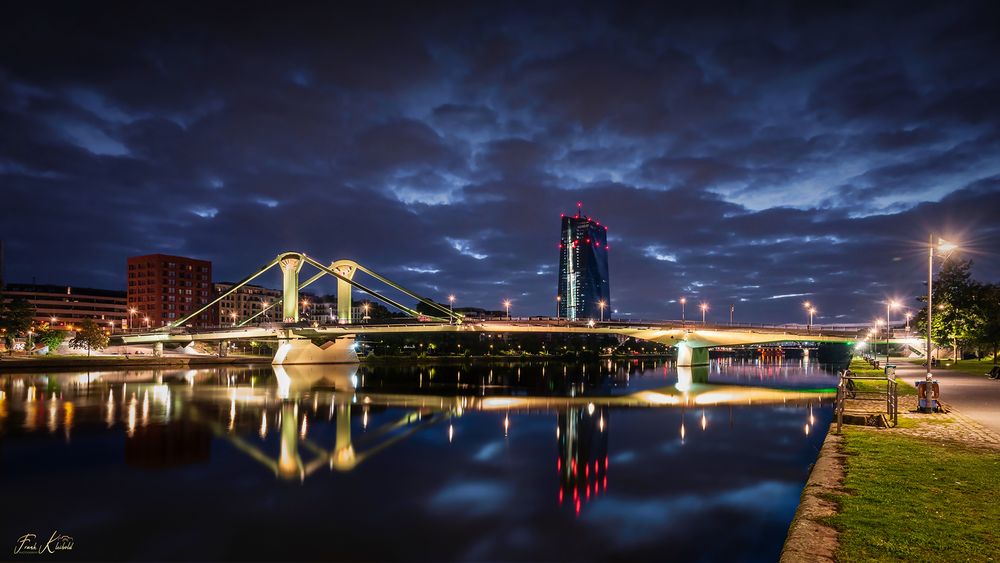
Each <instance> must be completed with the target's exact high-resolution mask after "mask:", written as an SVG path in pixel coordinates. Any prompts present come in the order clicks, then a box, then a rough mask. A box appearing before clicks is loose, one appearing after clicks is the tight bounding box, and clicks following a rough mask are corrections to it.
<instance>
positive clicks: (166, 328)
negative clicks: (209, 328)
mask: <svg viewBox="0 0 1000 563" xmlns="http://www.w3.org/2000/svg"><path fill="white" fill-rule="evenodd" d="M286 254H294V253H283V254H279V255H278V256H276V257H275V258H274V259H273V260H271V261H270V262H268V263H267V265H265V266H262V267H261V268H260V269H258V270H257V271H256V272H254V273H252V274H250V275H249V276H247V277H245V278H243V279H242V280H240V281H239V282H238V283H236V285H234V286H233V287H231V288H229V289H228V290H227V291H225V292H224V293H222V294H221V295H219V296H218V297H216V298H215V299H213V300H211V301H209V302H208V304H207V305H205V306H204V307H202V308H200V309H198V310H197V311H195V312H193V313H191V314H190V315H188V316H186V317H183V318H181V319H178V320H176V321H174V322H172V323H169V324H167V325H166V326H164V327H161V328H158V329H156V330H155V331H154V332H166V331H169V330H170V329H171V328H177V327H183V326H184V323H186V322H188V321H189V320H191V319H193V318H195V317H197V316H198V315H200V314H202V313H204V312H205V311H207V310H209V309H210V308H212V307H214V306H215V305H216V304H218V303H219V302H220V301H222V300H223V299H225V298H226V297H228V296H230V295H232V294H233V293H235V292H236V290H238V289H239V288H241V287H243V286H244V285H246V284H248V283H250V282H252V281H253V280H255V279H257V278H258V277H259V276H260V275H261V274H263V273H264V272H266V271H268V270H270V269H271V268H273V267H274V266H276V265H277V264H278V263H279V262H280V261H281V260H282V258H284V257H285V255H286Z"/></svg>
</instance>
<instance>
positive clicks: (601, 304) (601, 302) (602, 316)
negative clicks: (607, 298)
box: [597, 299, 608, 323]
mask: <svg viewBox="0 0 1000 563" xmlns="http://www.w3.org/2000/svg"><path fill="white" fill-rule="evenodd" d="M607 306H608V304H607V303H605V302H604V300H603V299H601V300H600V301H598V302H597V308H598V309H600V310H601V322H602V323H603V322H604V308H605V307H607Z"/></svg>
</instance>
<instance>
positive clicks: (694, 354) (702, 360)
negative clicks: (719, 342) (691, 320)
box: [677, 342, 708, 367]
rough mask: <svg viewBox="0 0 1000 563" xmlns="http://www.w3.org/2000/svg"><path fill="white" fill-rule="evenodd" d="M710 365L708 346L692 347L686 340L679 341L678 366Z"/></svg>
mask: <svg viewBox="0 0 1000 563" xmlns="http://www.w3.org/2000/svg"><path fill="white" fill-rule="evenodd" d="M707 365H708V348H707V347H700V348H692V347H691V346H688V344H687V343H685V342H678V343H677V366H678V367H691V366H707Z"/></svg>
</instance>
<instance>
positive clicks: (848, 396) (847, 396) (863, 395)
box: [835, 370, 899, 434]
mask: <svg viewBox="0 0 1000 563" xmlns="http://www.w3.org/2000/svg"><path fill="white" fill-rule="evenodd" d="M839 375H840V381H838V383H837V399H836V407H835V410H836V414H837V433H838V434H839V433H840V430H841V428H842V427H843V425H844V412H845V411H846V410H847V401H848V400H851V401H866V402H879V403H882V404H884V405H885V417H886V420H887V422H890V423H891V424H892V426H893V427H895V426H896V425H898V424H899V389H898V386H899V385H898V383H897V382H896V379H895V377H894V376H895V374H893V377H889V376H886V377H872V376H867V377H865V376H859V375H854V372H852V371H851V370H844V371H842V372H840V373H839ZM856 381H879V382H885V392H882V391H877V392H868V391H858V389H857V387H858V386H857V384H856V383H855V382H856ZM854 412H857V413H859V414H865V415H872V414H877V415H880V414H882V412H881V409H878V410H877V411H876V412H871V410H870V409H861V410H855V411H854Z"/></svg>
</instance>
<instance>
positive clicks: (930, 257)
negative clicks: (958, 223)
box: [924, 234, 958, 412]
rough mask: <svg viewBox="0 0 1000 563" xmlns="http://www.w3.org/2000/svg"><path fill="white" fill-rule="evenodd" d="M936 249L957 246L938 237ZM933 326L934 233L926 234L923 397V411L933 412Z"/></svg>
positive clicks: (949, 251) (945, 250)
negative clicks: (925, 368)
mask: <svg viewBox="0 0 1000 563" xmlns="http://www.w3.org/2000/svg"><path fill="white" fill-rule="evenodd" d="M937 246H938V250H940V251H941V252H942V253H944V254H945V255H947V254H949V253H951V251H953V250H955V249H956V248H958V247H957V246H956V245H954V244H952V243H950V242H948V241H946V240H944V239H942V238H939V239H938V244H937ZM933 326H934V235H933V234H931V235H928V238H927V361H926V363H925V365H926V366H927V375H926V379H925V383H924V397H925V401H926V405H927V406H926V408H925V409H924V412H934V405H933V404H932V403H931V400H932V399H931V397H932V389H931V381H932V380H933V377H934V376H933V374H932V373H931V329H932V328H933Z"/></svg>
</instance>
